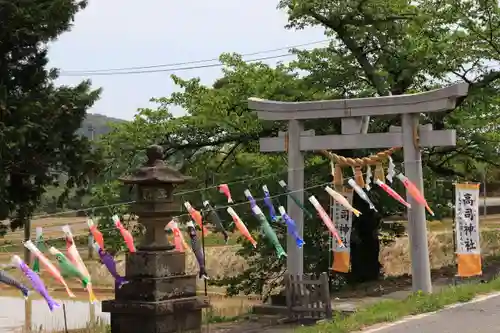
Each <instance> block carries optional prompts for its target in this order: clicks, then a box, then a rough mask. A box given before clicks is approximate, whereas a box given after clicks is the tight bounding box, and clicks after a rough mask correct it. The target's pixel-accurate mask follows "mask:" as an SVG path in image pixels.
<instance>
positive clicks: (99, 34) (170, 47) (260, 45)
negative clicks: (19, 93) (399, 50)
mask: <svg viewBox="0 0 500 333" xmlns="http://www.w3.org/2000/svg"><path fill="white" fill-rule="evenodd" d="M276 5H277V1H270V0H253V1H248V2H246V1H245V2H241V1H234V0H212V1H207V2H205V1H194V0H183V1H160V0H145V1H137V0H90V4H89V6H88V7H87V9H85V10H84V11H82V12H80V13H79V14H78V15H77V16H76V21H75V23H74V27H73V29H72V31H70V32H68V33H65V34H64V35H62V36H61V37H60V39H59V40H58V41H57V42H55V43H54V44H53V45H51V47H50V53H49V56H50V61H51V62H50V65H51V66H52V67H57V68H60V69H61V70H62V71H63V72H64V71H82V70H96V69H109V68H121V67H133V66H148V65H157V64H168V63H178V62H187V61H196V60H203V59H212V58H217V57H218V56H219V55H220V53H222V52H237V53H242V54H245V53H252V52H258V51H264V50H270V49H276V48H281V47H287V46H291V45H297V44H304V43H309V42H314V41H319V40H322V39H324V38H325V37H324V35H323V31H322V30H321V29H306V30H302V31H290V30H286V29H285V28H284V25H285V24H286V15H285V13H284V12H281V11H278V10H277V9H276ZM310 47H313V46H310ZM283 53H284V51H277V52H275V53H266V54H263V55H257V56H253V57H262V56H272V55H277V54H283ZM251 58H252V57H248V58H247V59H251ZM284 60H289V58H283V59H278V60H269V61H266V62H267V63H276V61H284ZM170 74H171V73H168V72H160V73H148V74H134V75H111V76H69V77H68V76H63V77H61V78H60V79H59V80H58V82H59V83H61V84H75V83H77V82H79V81H80V80H82V79H84V78H90V79H92V83H93V85H95V86H96V87H103V89H104V91H103V94H102V98H101V100H100V101H99V102H97V104H96V105H95V106H94V108H93V109H92V110H90V112H93V113H101V114H104V115H107V116H111V117H117V118H123V119H131V118H132V117H133V116H134V114H135V113H136V110H137V108H140V107H147V106H151V104H150V103H149V99H150V98H151V97H162V96H168V95H169V94H170V93H172V92H173V91H174V89H175V86H174V85H173V83H172V82H171V79H170V77H169V76H170ZM176 74H178V75H180V76H182V77H183V78H191V77H200V78H201V79H202V81H203V82H204V83H206V84H211V83H212V82H213V81H214V80H215V79H216V78H217V77H219V76H220V74H221V72H220V68H202V69H191V70H185V71H178V72H176ZM176 111H177V112H182V110H176Z"/></svg>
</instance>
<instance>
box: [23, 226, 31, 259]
mask: <svg viewBox="0 0 500 333" xmlns="http://www.w3.org/2000/svg"><path fill="white" fill-rule="evenodd" d="M23 238H24V241H25V242H26V241H29V240H30V239H31V219H27V220H26V221H25V222H24V237H23ZM24 262H25V263H26V265H28V266H31V251H30V250H29V249H28V248H27V247H24Z"/></svg>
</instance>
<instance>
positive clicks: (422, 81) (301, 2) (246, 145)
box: [108, 0, 500, 293]
mask: <svg viewBox="0 0 500 333" xmlns="http://www.w3.org/2000/svg"><path fill="white" fill-rule="evenodd" d="M280 7H281V8H284V9H286V10H287V11H288V13H289V18H290V22H289V23H290V24H289V27H290V28H297V29H301V28H305V27H306V26H321V27H323V28H325V34H326V35H327V36H330V37H331V38H332V40H331V43H330V45H329V46H328V47H325V48H320V49H315V50H312V51H295V52H296V53H297V55H298V60H297V61H296V62H294V63H292V64H291V65H289V66H285V65H278V66H277V67H276V68H272V67H270V66H267V65H264V64H261V63H252V64H247V63H245V62H243V61H242V60H241V58H240V57H238V56H236V55H232V56H231V55H223V56H222V57H221V60H222V61H223V64H224V69H223V77H222V78H220V79H219V80H218V81H217V82H215V83H214V85H213V86H212V87H207V86H204V85H202V84H201V83H200V80H199V79H191V80H183V79H181V78H179V77H175V76H174V82H175V83H177V85H178V86H179V87H180V88H181V89H182V91H181V92H178V93H174V94H172V95H171V96H170V97H168V98H162V99H158V100H156V101H157V102H158V103H160V107H159V112H156V111H154V110H143V111H142V112H141V114H140V115H139V116H138V117H139V118H141V119H136V121H134V123H135V124H131V125H129V126H131V127H130V129H133V128H134V126H139V125H140V126H139V127H136V129H135V131H131V132H132V133H133V135H131V134H130V133H126V132H123V131H118V132H115V133H111V134H110V135H109V136H108V138H109V140H110V144H109V146H112V145H113V144H116V143H117V142H120V140H122V142H129V144H130V142H137V143H138V144H134V145H135V147H137V148H140V147H141V146H143V145H145V144H150V143H162V144H163V145H164V146H165V147H166V148H167V157H168V158H170V159H171V161H172V162H174V163H175V164H177V165H178V166H179V167H182V168H183V170H184V172H186V173H188V174H190V175H192V176H194V177H195V178H196V179H198V181H197V182H196V181H195V182H193V183H192V184H189V185H188V186H187V187H186V188H187V189H197V188H203V187H205V185H206V184H207V183H208V184H211V183H214V184H220V183H224V182H228V181H231V180H233V179H237V178H241V177H244V176H245V175H248V176H253V177H259V176H261V175H265V174H269V173H274V172H280V171H282V170H283V169H285V168H286V160H285V159H284V158H283V157H284V154H268V155H264V154H260V153H259V152H258V142H257V140H258V138H260V137H264V136H275V135H277V133H278V131H279V130H284V129H285V124H281V123H279V122H260V121H258V120H257V118H256V115H255V114H253V113H252V112H250V111H249V110H248V108H247V98H248V97H252V96H254V97H260V98H267V99H274V100H282V101H303V100H318V99H332V98H346V97H347V98H355V97H364V96H377V95H389V94H392V95H397V94H403V93H412V92H416V91H424V90H428V89H434V88H438V87H441V86H444V85H446V84H448V83H450V82H457V81H466V82H469V83H470V91H469V96H468V98H466V99H464V100H462V101H460V102H461V105H460V107H459V108H458V109H457V110H455V111H454V112H451V113H443V114H437V115H422V123H431V122H432V123H433V124H434V127H435V129H444V128H455V129H457V132H458V144H457V147H452V148H446V149H424V150H423V159H424V163H423V164H424V167H425V170H424V174H425V188H426V196H427V198H428V199H429V200H430V201H431V203H432V205H433V206H440V205H441V207H443V206H444V203H443V202H442V201H443V199H442V197H443V195H440V194H442V193H441V190H438V191H433V190H432V189H431V188H430V185H433V184H434V183H435V180H436V178H437V177H439V178H443V177H448V178H450V179H456V178H457V177H461V178H465V179H469V180H473V179H474V178H473V177H475V174H474V172H472V170H471V169H474V168H475V166H476V165H477V163H478V162H482V163H486V164H488V165H492V166H497V165H498V163H499V160H498V156H497V154H496V152H497V151H498V146H499V145H498V134H497V125H496V122H495V121H494V119H495V118H496V117H498V115H497V109H498V97H497V96H498V84H497V79H498V77H500V75H499V74H498V73H497V72H496V71H494V70H492V69H491V67H490V66H491V63H492V62H493V61H496V60H497V56H498V53H497V52H496V51H495V49H496V46H495V45H498V43H497V37H496V36H497V35H498V31H497V29H498V28H497V27H498V24H495V22H496V20H497V17H498V5H497V4H495V3H494V2H486V3H480V4H472V3H466V4H463V3H462V2H453V1H445V2H432V1H424V2H421V3H419V4H418V6H416V5H409V4H408V3H407V2H403V1H396V2H393V1H392V2H389V1H371V0H364V1H354V2H339V1H334V2H328V3H325V2H323V1H315V0H313V1H310V0H307V1H306V0H295V1H293V2H292V1H283V2H281V3H280ZM478 22H480V24H479V23H478ZM478 24H479V25H480V26H479V27H477V25H478ZM478 31H479V33H478ZM485 36H486V37H485ZM299 72H300V73H302V75H298V74H297V73H299ZM172 105H176V106H180V107H182V108H183V109H184V110H186V112H187V115H186V116H183V117H179V118H172V117H171V115H170V114H169V113H168V109H169V108H170V107H171V106H172ZM158 117H159V118H158ZM398 122H399V119H398V118H397V117H394V118H389V119H366V125H367V126H365V128H364V130H365V131H368V130H369V131H370V132H383V131H387V129H388V127H389V126H390V125H398ZM306 128H308V129H314V130H315V131H316V133H317V134H332V133H339V130H340V126H339V122H338V121H325V120H321V121H317V120H311V121H307V122H306ZM148 129H151V131H148ZM113 136H115V137H116V138H114V137H113ZM146 136H147V138H146V139H145V137H146ZM118 137H121V139H118ZM113 142H114V143H113ZM112 150H113V149H112ZM338 153H340V154H342V155H344V156H365V155H368V154H370V153H371V151H368V150H367V151H346V152H338ZM133 154H136V153H135V152H134V153H133ZM134 156H135V155H134ZM396 161H401V155H396ZM124 163H125V162H124ZM120 165H123V164H120ZM306 165H307V170H306V179H308V180H309V183H308V184H307V185H306V186H308V185H311V184H321V183H323V182H327V181H328V180H329V176H328V175H329V169H328V165H327V164H326V163H325V161H324V159H322V158H321V157H318V156H315V155H313V154H308V155H307V156H306ZM398 167H399V166H398ZM400 169H402V168H401V167H400ZM283 176H284V175H283V174H281V175H278V176H276V177H270V179H259V180H258V181H255V182H246V183H240V184H235V185H234V186H232V187H231V189H232V191H233V195H234V196H235V197H236V199H237V200H238V199H239V200H244V198H243V196H242V192H243V190H244V189H245V188H249V189H250V190H251V191H252V192H254V193H260V188H259V185H262V184H263V183H266V184H267V185H268V186H269V187H270V189H271V191H272V192H273V193H279V192H280V191H279V189H278V188H277V187H276V181H277V180H278V179H279V178H283ZM273 178H274V179H273ZM397 190H398V191H400V192H401V191H402V189H401V188H397ZM309 192H313V193H315V194H316V195H317V196H318V197H319V198H320V201H322V203H324V204H325V205H326V204H327V199H328V198H327V196H326V195H325V193H324V191H322V190H321V191H315V190H314V189H312V190H310V191H309ZM203 195H204V196H205V198H206V197H208V198H210V200H211V201H213V202H214V203H215V204H219V205H223V204H224V198H223V197H222V195H220V194H219V193H217V190H216V189H208V190H207V191H205V193H203ZM371 195H372V196H373V199H374V200H375V201H376V203H377V205H378V206H379V207H381V208H382V209H380V211H382V212H383V213H384V215H391V214H393V213H397V212H401V211H402V210H401V207H400V206H398V204H397V203H395V202H393V201H391V200H390V199H389V198H387V195H385V194H382V193H380V191H378V190H377V189H375V190H374V191H372V192H371ZM256 196H257V195H256ZM258 197H260V195H258ZM355 198H356V196H355ZM181 199H184V200H190V201H192V202H193V203H195V202H197V203H200V202H201V195H200V193H199V192H195V193H187V194H184V195H182V196H181ZM283 199H284V198H283ZM355 200H356V201H355V206H357V207H358V208H359V209H360V210H362V211H363V213H364V214H363V215H362V218H359V219H355V221H354V230H353V232H354V234H353V238H352V244H351V246H352V256H353V258H352V265H353V266H352V274H351V275H350V278H351V279H352V281H366V280H373V279H376V278H378V277H379V275H380V264H379V262H378V249H379V244H380V242H379V239H378V231H379V229H380V222H381V218H382V217H383V216H379V215H371V214H370V213H368V212H369V210H368V209H367V207H365V205H364V202H362V201H358V199H357V198H356V199H355ZM198 206H199V205H198ZM238 213H239V214H240V215H241V216H242V218H243V219H244V220H245V222H247V223H248V224H249V227H250V228H251V229H255V228H256V227H257V225H256V222H255V221H254V219H253V217H251V215H250V213H249V210H248V208H246V210H245V208H243V207H242V208H238ZM324 229H325V228H324V227H323V226H322V223H321V222H320V221H319V219H317V218H315V219H311V220H307V221H306V223H305V240H306V247H305V250H304V252H305V254H304V256H305V260H304V263H305V270H306V271H312V272H318V271H325V270H327V269H328V267H327V264H328V259H327V258H328V256H329V253H328V246H327V241H328V234H327V232H324V233H322V234H320V235H318V230H324ZM278 231H279V235H280V237H281V238H283V237H284V230H283V229H282V228H278ZM261 244H266V242H265V241H263V242H261ZM239 254H240V255H243V256H245V257H246V258H247V259H248V261H249V263H250V267H249V269H248V270H247V271H246V272H245V273H244V274H243V275H242V276H239V277H235V278H231V279H225V280H223V281H218V283H222V284H228V285H229V291H230V292H233V293H235V292H239V291H245V292H261V291H262V288H263V287H264V285H265V284H266V283H269V281H272V280H273V279H274V278H275V277H276V276H277V275H279V273H281V272H282V271H283V265H282V264H283V262H279V263H278V262H276V261H275V260H274V259H273V258H274V256H273V255H272V254H273V251H272V249H270V248H269V247H268V246H259V248H258V249H257V250H252V249H251V248H249V247H244V248H243V249H242V250H241V251H240V252H239Z"/></svg>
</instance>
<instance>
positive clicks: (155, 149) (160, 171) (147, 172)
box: [118, 145, 193, 186]
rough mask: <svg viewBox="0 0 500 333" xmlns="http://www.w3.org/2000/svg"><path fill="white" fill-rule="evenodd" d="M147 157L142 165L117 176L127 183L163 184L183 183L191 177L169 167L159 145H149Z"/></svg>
mask: <svg viewBox="0 0 500 333" xmlns="http://www.w3.org/2000/svg"><path fill="white" fill-rule="evenodd" d="M146 155H147V157H148V160H147V162H146V163H145V164H144V166H142V167H140V168H138V169H136V170H133V171H132V172H131V173H130V174H128V175H125V176H122V177H120V178H118V179H119V180H120V181H122V182H123V183H124V184H128V185H136V184H137V185H149V186H151V185H155V184H156V185H158V186H161V185H164V184H183V183H185V182H186V181H188V180H191V179H193V178H192V177H190V176H185V175H183V174H182V173H180V172H179V171H178V170H176V169H174V168H172V167H169V166H168V165H167V164H166V163H165V161H164V160H163V148H162V147H161V146H159V145H151V146H149V147H148V148H147V150H146Z"/></svg>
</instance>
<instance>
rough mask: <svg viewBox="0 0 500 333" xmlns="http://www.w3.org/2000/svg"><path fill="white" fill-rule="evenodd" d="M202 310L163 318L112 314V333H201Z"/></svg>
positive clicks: (163, 316)
mask: <svg viewBox="0 0 500 333" xmlns="http://www.w3.org/2000/svg"><path fill="white" fill-rule="evenodd" d="M201 327H202V313H201V310H196V311H193V312H185V313H178V314H175V315H174V314H171V315H162V316H146V317H145V316H136V315H129V314H112V315H111V331H112V332H119V333H180V332H182V333H201Z"/></svg>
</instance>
